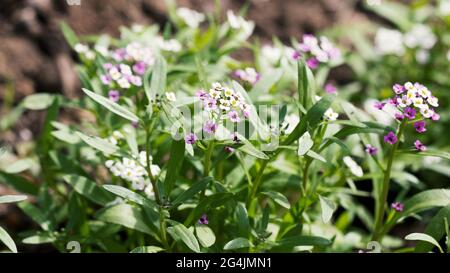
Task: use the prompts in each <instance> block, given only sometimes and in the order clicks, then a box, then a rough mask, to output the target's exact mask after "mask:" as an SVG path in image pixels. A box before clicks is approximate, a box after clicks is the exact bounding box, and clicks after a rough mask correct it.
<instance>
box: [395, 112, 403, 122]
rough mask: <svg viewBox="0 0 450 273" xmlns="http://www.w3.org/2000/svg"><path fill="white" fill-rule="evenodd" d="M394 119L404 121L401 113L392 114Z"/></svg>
mask: <svg viewBox="0 0 450 273" xmlns="http://www.w3.org/2000/svg"><path fill="white" fill-rule="evenodd" d="M394 117H395V119H396V120H400V121H401V120H403V119H405V115H403V114H402V113H398V112H397V113H395V114H394Z"/></svg>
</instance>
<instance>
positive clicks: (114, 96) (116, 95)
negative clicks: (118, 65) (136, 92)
mask: <svg viewBox="0 0 450 273" xmlns="http://www.w3.org/2000/svg"><path fill="white" fill-rule="evenodd" d="M108 97H109V99H110V100H111V101H113V102H118V101H119V98H120V93H119V91H117V90H110V91H109V92H108Z"/></svg>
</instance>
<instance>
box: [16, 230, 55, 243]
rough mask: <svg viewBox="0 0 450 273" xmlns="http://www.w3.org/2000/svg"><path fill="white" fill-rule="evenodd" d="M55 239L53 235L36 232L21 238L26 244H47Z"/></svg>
mask: <svg viewBox="0 0 450 273" xmlns="http://www.w3.org/2000/svg"><path fill="white" fill-rule="evenodd" d="M55 241H56V238H55V236H52V235H50V234H45V233H42V234H37V235H32V236H30V237H27V238H25V239H23V240H22V243H24V244H28V245H40V244H49V243H53V242H55Z"/></svg>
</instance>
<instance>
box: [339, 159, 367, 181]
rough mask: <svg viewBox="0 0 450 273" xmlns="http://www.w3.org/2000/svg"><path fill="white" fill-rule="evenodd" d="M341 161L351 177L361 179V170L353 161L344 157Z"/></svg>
mask: <svg viewBox="0 0 450 273" xmlns="http://www.w3.org/2000/svg"><path fill="white" fill-rule="evenodd" d="M343 161H344V163H345V165H347V167H348V168H349V169H350V172H351V173H352V174H353V175H355V176H357V177H361V176H363V175H364V173H363V170H362V168H361V167H360V166H359V165H358V164H357V163H356V162H355V161H354V160H353V158H351V157H350V156H345V157H344V158H343Z"/></svg>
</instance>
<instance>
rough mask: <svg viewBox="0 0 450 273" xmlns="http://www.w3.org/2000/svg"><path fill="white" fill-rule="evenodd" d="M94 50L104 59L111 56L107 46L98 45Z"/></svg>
mask: <svg viewBox="0 0 450 273" xmlns="http://www.w3.org/2000/svg"><path fill="white" fill-rule="evenodd" d="M94 49H95V50H96V51H97V52H98V53H100V54H101V55H102V56H103V57H107V56H109V50H108V47H106V46H102V45H96V46H95V47H94Z"/></svg>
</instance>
